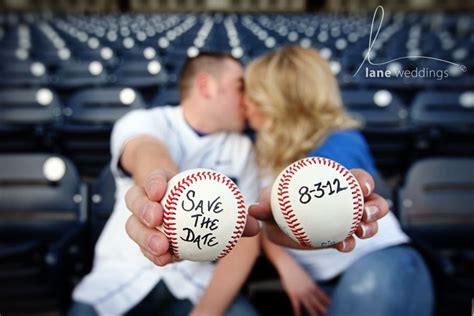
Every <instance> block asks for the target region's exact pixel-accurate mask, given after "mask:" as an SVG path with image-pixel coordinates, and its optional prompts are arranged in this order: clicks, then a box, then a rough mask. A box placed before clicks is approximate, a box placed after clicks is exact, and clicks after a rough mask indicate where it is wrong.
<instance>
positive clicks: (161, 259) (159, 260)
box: [140, 248, 175, 267]
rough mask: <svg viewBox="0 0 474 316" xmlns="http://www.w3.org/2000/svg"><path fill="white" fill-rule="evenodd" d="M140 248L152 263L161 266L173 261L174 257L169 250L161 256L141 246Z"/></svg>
mask: <svg viewBox="0 0 474 316" xmlns="http://www.w3.org/2000/svg"><path fill="white" fill-rule="evenodd" d="M140 250H141V252H142V253H143V255H144V256H145V257H147V258H148V259H149V260H150V261H151V262H153V263H154V264H156V265H157V266H160V267H163V266H165V265H167V264H169V263H172V262H174V261H175V258H174V257H173V256H172V255H171V254H170V253H169V252H166V253H165V254H163V255H161V256H155V255H153V254H152V253H151V252H149V251H147V250H145V249H143V248H140Z"/></svg>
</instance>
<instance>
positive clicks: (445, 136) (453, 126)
mask: <svg viewBox="0 0 474 316" xmlns="http://www.w3.org/2000/svg"><path fill="white" fill-rule="evenodd" d="M410 117H411V120H412V122H413V124H414V125H415V126H416V127H417V128H418V129H419V131H420V132H419V137H418V138H417V143H416V145H417V149H418V152H419V153H420V154H419V155H420V156H429V155H443V156H465V157H473V156H474V142H473V141H472V139H473V137H474V131H473V127H474V91H463V92H443V91H425V92H420V93H419V94H418V95H417V96H416V98H415V100H414V101H413V105H412V106H411V111H410Z"/></svg>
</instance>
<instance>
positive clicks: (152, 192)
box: [148, 181, 160, 194]
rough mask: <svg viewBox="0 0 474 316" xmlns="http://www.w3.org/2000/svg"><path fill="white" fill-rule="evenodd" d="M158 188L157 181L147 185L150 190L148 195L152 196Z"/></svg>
mask: <svg viewBox="0 0 474 316" xmlns="http://www.w3.org/2000/svg"><path fill="white" fill-rule="evenodd" d="M159 187H160V184H159V182H158V181H153V182H151V183H150V184H149V186H148V189H149V190H150V192H149V194H154V193H155V192H156V191H157V190H158V188H159Z"/></svg>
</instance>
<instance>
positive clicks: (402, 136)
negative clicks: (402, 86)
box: [0, 87, 474, 177]
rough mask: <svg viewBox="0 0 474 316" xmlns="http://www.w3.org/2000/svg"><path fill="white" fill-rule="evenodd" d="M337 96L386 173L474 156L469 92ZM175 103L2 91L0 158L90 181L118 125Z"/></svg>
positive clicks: (473, 102) (102, 94)
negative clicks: (18, 156) (64, 164)
mask: <svg viewBox="0 0 474 316" xmlns="http://www.w3.org/2000/svg"><path fill="white" fill-rule="evenodd" d="M342 97H343V101H344V104H345V105H346V106H347V108H348V109H349V110H350V111H351V112H352V113H353V114H354V115H355V116H356V117H358V118H360V119H361V121H362V122H364V124H365V127H364V129H363V132H364V134H365V136H366V137H367V139H368V142H369V145H370V146H371V149H372V152H373V154H374V156H375V158H376V161H377V164H378V166H379V168H380V169H381V171H382V172H383V173H384V174H385V175H389V174H392V175H393V174H397V173H400V172H403V171H404V170H406V167H407V166H408V165H409V164H410V162H411V161H413V160H416V159H419V158H420V157H424V156H430V155H457V156H468V157H474V143H473V142H472V137H473V135H474V132H473V129H472V128H473V127H474V92H473V91H465V92H437V91H424V92H420V93H419V94H417V95H416V97H415V98H414V100H413V102H412V104H411V105H410V106H407V105H406V104H405V102H404V100H403V99H402V98H401V97H400V96H399V95H397V94H396V93H392V92H389V91H388V90H361V89H357V90H354V89H352V90H349V89H346V90H343V91H342ZM178 103H179V95H178V92H177V90H176V89H164V90H160V91H159V92H158V93H157V94H156V96H155V97H153V99H152V101H150V102H147V101H145V99H144V97H142V95H141V94H140V92H139V91H137V90H134V89H132V88H118V87H115V88H94V89H85V90H81V91H79V92H77V93H75V94H74V95H72V96H71V97H70V98H69V99H68V100H66V101H65V102H62V101H61V98H60V97H59V96H58V94H57V93H55V92H54V91H52V90H50V89H48V88H40V89H37V88H21V89H19V88H17V89H6V90H0V136H1V138H2V142H1V143H0V152H3V153H6V152H31V151H35V152H57V153H60V154H63V155H64V156H67V157H69V158H71V159H72V160H73V161H74V162H75V163H76V165H77V166H78V167H79V172H80V174H81V176H92V177H94V176H97V175H98V173H99V172H100V170H101V169H102V167H103V166H104V165H105V164H106V163H107V161H109V160H110V154H109V152H110V133H111V130H112V127H113V124H114V122H115V121H116V120H117V119H119V118H120V117H121V116H122V115H124V114H125V113H127V112H128V111H130V110H133V109H143V108H149V107H154V106H162V105H166V104H169V105H177V104H178ZM401 153H403V155H400V154H401Z"/></svg>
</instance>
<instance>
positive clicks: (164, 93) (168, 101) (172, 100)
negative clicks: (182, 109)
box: [150, 88, 180, 107]
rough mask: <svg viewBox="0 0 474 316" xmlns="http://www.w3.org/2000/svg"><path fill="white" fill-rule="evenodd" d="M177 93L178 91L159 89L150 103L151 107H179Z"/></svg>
mask: <svg viewBox="0 0 474 316" xmlns="http://www.w3.org/2000/svg"><path fill="white" fill-rule="evenodd" d="M179 104H180V101H179V91H178V89H169V88H165V89H161V90H159V91H158V93H157V94H156V96H155V97H154V98H153V100H152V101H151V102H150V106H151V107H155V106H163V105H179Z"/></svg>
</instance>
